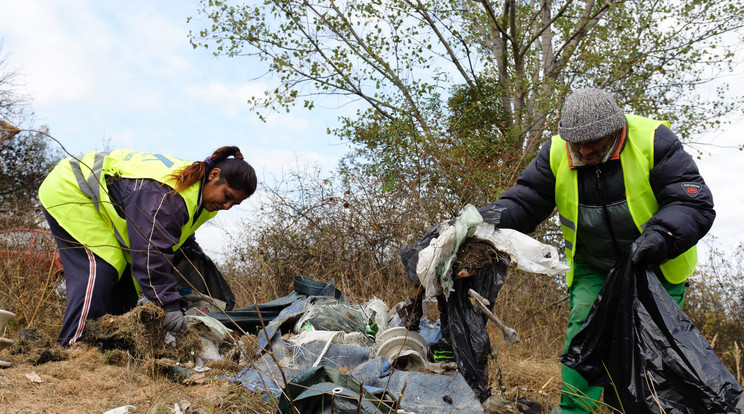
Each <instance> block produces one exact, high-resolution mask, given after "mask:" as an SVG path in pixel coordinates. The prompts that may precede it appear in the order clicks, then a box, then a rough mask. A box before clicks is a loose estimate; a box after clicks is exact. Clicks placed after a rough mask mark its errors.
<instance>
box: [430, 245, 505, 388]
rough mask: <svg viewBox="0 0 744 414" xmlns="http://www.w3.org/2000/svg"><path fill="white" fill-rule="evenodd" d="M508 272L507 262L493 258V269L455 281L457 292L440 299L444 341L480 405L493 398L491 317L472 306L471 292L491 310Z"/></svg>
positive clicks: (484, 269) (441, 296) (483, 269)
mask: <svg viewBox="0 0 744 414" xmlns="http://www.w3.org/2000/svg"><path fill="white" fill-rule="evenodd" d="M506 268H507V263H506V262H505V261H503V260H500V259H499V258H494V259H493V261H492V263H491V265H490V266H487V267H482V268H480V269H478V270H477V271H476V272H475V274H473V275H472V276H469V277H459V278H456V279H455V283H454V287H455V290H454V292H452V293H450V296H449V298H448V299H446V300H445V298H444V295H440V296H437V301H438V306H439V311H440V316H441V324H442V339H443V340H444V341H445V342H446V343H448V344H450V345H452V350H453V351H454V357H455V361H456V362H457V366H458V369H459V371H460V373H461V374H462V376H463V377H464V378H465V381H467V383H468V385H470V387H471V388H472V389H473V391H475V394H476V395H477V396H478V399H480V400H481V402H482V401H485V400H486V399H487V398H488V397H489V396H490V395H491V393H490V388H489V384H488V356H489V355H490V354H491V340H490V338H489V337H488V331H487V330H486V323H487V322H488V317H487V316H486V315H484V314H483V312H481V310H480V309H479V308H478V307H476V306H473V304H472V302H471V301H470V297H469V296H468V290H469V289H473V290H474V291H476V292H478V294H480V295H481V296H482V297H484V298H486V299H487V300H488V301H489V302H490V303H491V305H490V306H489V309H492V308H493V303H494V301H495V300H496V297H497V296H498V294H499V291H500V290H501V287H502V286H503V285H504V277H505V276H506Z"/></svg>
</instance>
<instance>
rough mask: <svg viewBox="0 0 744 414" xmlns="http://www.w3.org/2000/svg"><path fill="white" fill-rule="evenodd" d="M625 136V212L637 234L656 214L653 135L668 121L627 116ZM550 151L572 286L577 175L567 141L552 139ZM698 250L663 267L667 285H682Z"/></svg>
mask: <svg viewBox="0 0 744 414" xmlns="http://www.w3.org/2000/svg"><path fill="white" fill-rule="evenodd" d="M625 117H626V118H627V120H628V134H627V137H626V139H625V147H624V148H623V150H622V152H620V163H621V164H622V168H623V182H624V183H625V197H626V200H627V202H628V210H630V215H631V216H632V217H633V223H634V224H635V226H636V228H638V231H641V232H642V231H643V225H644V224H645V223H646V222H647V221H648V220H649V219H650V218H651V216H652V215H653V214H654V213H655V212H656V211H658V210H659V203H658V202H657V201H656V197H655V196H654V192H653V190H652V189H651V183H650V181H649V171H650V170H651V169H652V168H653V166H654V135H655V132H656V129H657V128H658V127H659V126H660V125H662V124H663V125H666V126H667V127H669V122H668V121H656V120H653V119H649V118H644V117H640V116H636V115H626V116H625ZM550 145H551V148H550V168H551V170H553V175H554V176H555V204H556V206H557V207H558V214H559V216H560V222H561V230H562V231H563V238H564V243H565V247H566V259H567V261H568V266H569V267H570V268H571V270H569V272H568V273H566V283H567V284H568V286H571V284H572V283H573V275H574V255H575V253H576V251H575V249H574V248H575V246H576V232H577V225H578V217H579V187H578V174H577V171H576V170H575V169H574V170H572V169H571V166H570V164H569V160H568V157H569V155H568V149H567V148H566V145H567V144H566V141H564V140H563V139H562V138H561V137H560V136H559V135H555V136H554V137H553V139H552V142H551V144H550ZM697 262H698V257H697V247H696V246H693V247H691V248H690V249H688V250H687V251H686V252H684V253H682V254H680V255H679V256H677V257H675V258H673V259H670V260H669V261H667V262H666V263H664V264H662V265H661V266H660V267H661V271H662V273H663V274H664V277H665V278H666V279H667V280H668V281H669V282H670V283H675V284H677V283H682V282H684V281H685V280H686V279H687V278H688V277H690V275H692V272H693V271H694V270H695V266H697Z"/></svg>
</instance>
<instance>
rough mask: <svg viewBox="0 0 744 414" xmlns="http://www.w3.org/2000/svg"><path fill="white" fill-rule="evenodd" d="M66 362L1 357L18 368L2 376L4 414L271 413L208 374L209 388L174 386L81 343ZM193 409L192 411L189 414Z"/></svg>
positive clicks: (255, 398)
mask: <svg viewBox="0 0 744 414" xmlns="http://www.w3.org/2000/svg"><path fill="white" fill-rule="evenodd" d="M65 353H66V358H67V359H66V360H64V361H58V362H48V363H46V364H43V365H37V366H35V365H33V363H32V362H31V361H27V360H24V359H25V358H24V356H22V355H16V356H13V355H9V354H8V352H7V351H3V352H0V358H2V359H6V360H10V361H11V362H12V363H13V366H12V367H10V368H7V369H4V370H2V371H0V373H1V375H0V413H19V412H22V413H102V412H105V411H107V410H110V409H113V408H116V407H120V406H124V405H133V406H135V407H137V408H136V410H134V411H133V412H136V413H170V412H172V411H171V410H172V409H173V408H174V406H175V404H178V405H179V407H180V408H181V409H182V410H183V411H184V412H186V413H246V412H247V413H271V412H274V408H273V406H272V404H271V403H266V402H265V401H264V400H263V399H262V397H261V396H259V395H256V394H253V393H249V392H247V391H246V390H245V389H243V388H242V387H240V386H237V385H235V384H230V383H229V382H227V381H226V380H223V379H219V378H218V376H219V375H220V374H225V373H224V372H217V371H215V372H213V373H211V374H208V377H207V380H206V382H205V383H203V384H199V385H191V386H185V385H182V384H178V383H174V382H173V381H172V380H171V379H169V378H167V377H166V376H165V375H163V374H161V373H160V372H159V371H158V370H155V369H153V368H151V367H152V364H145V363H143V361H139V360H134V359H132V358H126V359H124V360H120V361H119V363H117V364H108V363H107V360H106V359H105V357H104V354H102V353H101V352H100V350H99V349H97V348H95V347H90V346H89V345H86V344H76V345H74V346H73V347H71V348H70V349H69V350H66V351H65ZM186 407H190V409H188V410H187V409H186Z"/></svg>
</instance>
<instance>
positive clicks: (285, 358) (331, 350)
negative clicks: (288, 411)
mask: <svg viewBox="0 0 744 414" xmlns="http://www.w3.org/2000/svg"><path fill="white" fill-rule="evenodd" d="M283 342H284V341H283V340H282V339H281V338H278V340H276V341H273V342H272V349H273V351H274V357H275V358H276V359H277V361H278V362H279V366H280V367H281V370H282V371H284V375H285V378H286V379H287V380H290V379H291V378H294V377H295V376H297V375H298V374H299V373H300V372H302V371H304V370H306V369H308V368H311V367H312V366H313V365H314V364H315V362H316V360H317V359H318V357H319V356H321V355H322V358H321V359H320V365H325V366H329V367H333V368H341V367H342V366H345V367H356V366H359V365H361V364H363V363H364V362H366V361H368V360H369V348H367V347H362V346H354V345H343V344H330V346H329V347H328V348H327V349H326V348H325V344H323V343H320V342H312V343H308V344H305V345H303V346H302V347H287V346H285V345H283V344H282V343H283ZM280 344H281V345H280ZM279 366H277V364H276V363H275V362H274V360H273V359H272V358H271V356H270V355H268V354H264V355H262V356H261V357H260V358H259V359H257V360H256V361H253V362H252V363H251V364H250V365H248V366H247V367H245V368H243V369H242V370H241V371H240V372H239V373H238V374H237V375H236V376H235V377H234V378H228V379H229V380H231V381H235V382H239V383H240V384H242V385H243V386H244V387H246V388H247V389H249V390H265V391H268V392H271V393H272V394H274V395H278V394H280V393H281V390H282V389H283V388H284V381H283V379H282V374H281V372H280V371H279Z"/></svg>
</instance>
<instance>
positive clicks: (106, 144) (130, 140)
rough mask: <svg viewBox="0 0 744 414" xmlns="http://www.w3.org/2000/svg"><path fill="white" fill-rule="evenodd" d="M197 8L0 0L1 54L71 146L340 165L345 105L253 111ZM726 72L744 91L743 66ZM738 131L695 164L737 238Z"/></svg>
mask: <svg viewBox="0 0 744 414" xmlns="http://www.w3.org/2000/svg"><path fill="white" fill-rule="evenodd" d="M197 7H198V2H195V1H193V0H158V1H144V0H130V1H126V2H122V1H116V2H115V1H107V0H98V1H94V0H66V1H64V2H61V1H52V0H26V1H18V0H0V45H1V47H0V54H1V55H3V56H5V57H6V58H7V61H8V64H9V66H10V68H12V69H14V70H15V71H16V72H18V73H19V75H20V76H19V78H18V83H19V88H18V89H19V90H20V92H22V93H24V94H25V95H27V96H29V97H30V98H31V99H32V102H31V104H32V107H33V110H34V112H35V117H36V119H35V124H36V125H37V126H38V125H47V126H48V127H49V128H50V132H51V134H52V136H54V137H55V138H56V139H58V140H59V141H60V142H61V143H62V145H63V146H64V148H65V149H66V150H67V151H68V152H70V153H71V154H80V153H84V152H88V151H92V150H101V149H104V148H131V149H137V150H142V151H149V152H157V153H165V154H170V155H174V156H177V157H180V158H184V159H190V160H202V159H204V158H205V157H206V156H208V155H210V154H211V153H212V151H213V150H215V149H217V148H218V147H220V146H223V145H237V146H239V147H240V149H241V151H242V153H243V155H244V156H245V158H246V160H247V161H248V162H250V163H251V165H253V166H254V168H256V171H257V172H258V176H259V181H266V180H270V179H271V177H279V176H281V174H282V171H287V170H292V169H297V167H298V166H304V165H318V166H319V167H320V168H322V169H324V170H331V169H332V168H334V167H336V164H337V161H338V160H339V158H340V157H341V156H342V155H344V154H345V153H346V152H347V151H348V147H347V146H346V145H345V144H344V143H343V142H341V141H340V139H339V138H338V137H335V136H333V135H330V134H328V133H327V128H333V127H335V126H337V124H338V123H337V118H338V116H339V115H343V114H344V113H342V112H340V111H341V109H339V108H321V107H317V108H315V109H313V110H312V111H308V110H304V109H298V110H296V111H292V113H289V114H287V113H274V114H270V115H269V116H268V120H267V122H265V123H264V122H262V121H261V120H259V118H258V116H257V115H256V114H255V113H254V112H253V111H251V108H250V106H249V105H248V103H247V100H248V99H249V98H250V97H251V96H260V95H261V94H262V93H263V91H264V90H265V89H266V88H267V87H269V86H271V85H272V84H271V82H272V79H271V78H270V77H262V78H257V76H258V75H260V74H262V73H263V72H264V70H265V66H262V64H261V63H260V62H258V61H257V60H254V59H251V58H248V57H240V58H227V57H214V56H213V55H212V54H211V52H210V51H208V50H205V49H203V48H199V49H194V48H193V47H192V46H191V45H190V44H189V42H188V32H189V30H197V29H198V27H199V26H196V25H194V24H187V18H188V17H190V16H192V17H196V16H197V13H196V10H197ZM728 79H729V81H731V82H732V84H733V87H734V88H739V89H741V93H739V95H744V75H742V74H741V73H738V74H733V75H731V76H729V77H728ZM737 80H738V81H737ZM734 92H735V93H736V90H735V91H734ZM345 110H346V111H347V112H346V113H348V111H350V109H348V108H347V109H345ZM742 130H744V120H742V118H741V117H739V118H737V120H736V122H735V123H734V124H733V125H731V126H729V127H727V128H725V129H722V130H716V131H708V132H707V133H706V134H705V135H704V136H701V137H700V139H698V140H697V141H702V142H706V143H708V144H709V145H705V146H702V147H700V148H702V149H703V150H704V151H705V152H706V154H705V155H704V156H703V159H701V160H698V161H697V163H698V166H699V168H700V170H701V173H702V175H703V177H704V178H705V180H706V182H707V183H708V185H709V186H710V188H711V191H712V192H713V195H714V200H715V202H716V211H717V218H716V222H715V224H714V225H713V229H712V230H711V232H710V234H712V235H714V236H716V237H717V238H718V239H719V240H721V242H722V243H726V244H729V245H734V244H736V243H744V220H742V214H741V209H742V206H744V184H742V178H741V171H742V170H743V169H744V168H743V167H744V153H743V152H740V151H737V150H735V149H734V148H733V147H735V146H736V145H740V144H742V143H744V134H741V133H740V131H742ZM249 201H250V199H249ZM244 204H246V205H245V206H243V205H241V206H238V207H235V208H233V209H232V210H231V211H229V212H222V213H220V215H218V216H217V218H216V219H214V220H212V222H210V223H208V224H207V225H205V226H203V227H202V228H201V229H199V231H198V232H197V240H199V242H200V244H201V245H202V247H204V248H205V250H206V251H207V252H208V253H209V254H210V255H220V254H221V253H222V252H223V248H224V246H225V245H226V243H229V238H227V237H226V233H229V232H231V231H239V229H236V228H235V223H237V222H238V221H239V220H240V219H241V218H243V217H246V216H248V215H250V214H253V213H255V204H254V205H252V204H251V203H250V202H247V203H244Z"/></svg>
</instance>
